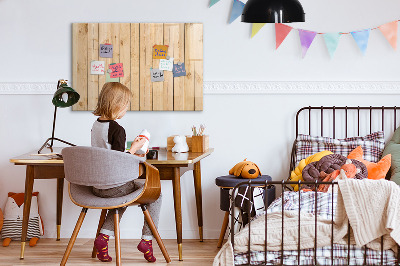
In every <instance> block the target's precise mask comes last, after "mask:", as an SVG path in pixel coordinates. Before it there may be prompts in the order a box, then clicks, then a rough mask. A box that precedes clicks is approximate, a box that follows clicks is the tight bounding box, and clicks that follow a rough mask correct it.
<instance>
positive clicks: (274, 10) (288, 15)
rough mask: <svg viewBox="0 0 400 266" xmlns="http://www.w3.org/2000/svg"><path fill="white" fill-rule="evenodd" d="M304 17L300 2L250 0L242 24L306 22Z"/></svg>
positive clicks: (245, 7) (296, 0) (243, 14)
mask: <svg viewBox="0 0 400 266" xmlns="http://www.w3.org/2000/svg"><path fill="white" fill-rule="evenodd" d="M304 15H305V14H304V10H303V7H302V5H301V4H300V2H299V1H298V0H249V1H247V3H246V5H245V6H244V9H243V13H242V22H247V23H290V22H304V20H305V19H304Z"/></svg>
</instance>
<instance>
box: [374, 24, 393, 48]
mask: <svg viewBox="0 0 400 266" xmlns="http://www.w3.org/2000/svg"><path fill="white" fill-rule="evenodd" d="M378 28H379V29H380V31H381V32H382V33H383V35H384V36H385V37H386V39H387V40H388V42H389V43H390V45H391V46H392V47H393V49H395V50H396V48H397V20H396V21H393V22H389V23H386V24H384V25H382V26H379V27H378Z"/></svg>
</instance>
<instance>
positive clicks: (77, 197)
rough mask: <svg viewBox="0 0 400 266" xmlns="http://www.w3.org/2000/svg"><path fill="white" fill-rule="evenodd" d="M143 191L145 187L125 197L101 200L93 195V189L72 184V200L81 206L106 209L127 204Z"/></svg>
mask: <svg viewBox="0 0 400 266" xmlns="http://www.w3.org/2000/svg"><path fill="white" fill-rule="evenodd" d="M144 181H145V180H135V182H143V183H144ZM142 191H143V187H142V188H140V189H138V190H136V191H134V192H132V193H131V194H128V195H126V196H123V197H117V198H101V197H97V196H96V195H94V194H93V193H92V187H88V186H81V185H77V184H73V183H70V193H71V198H72V199H73V200H74V201H75V202H76V203H77V204H79V205H82V206H91V207H92V208H93V207H94V208H105V207H110V206H118V205H121V204H124V203H127V202H129V201H132V200H134V199H135V198H136V197H137V196H139V194H140V193H142Z"/></svg>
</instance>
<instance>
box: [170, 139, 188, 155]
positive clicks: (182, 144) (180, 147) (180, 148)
mask: <svg viewBox="0 0 400 266" xmlns="http://www.w3.org/2000/svg"><path fill="white" fill-rule="evenodd" d="M174 143H175V146H174V147H173V148H172V152H188V151H189V146H188V145H187V143H186V137H185V136H179V135H178V136H175V137H174Z"/></svg>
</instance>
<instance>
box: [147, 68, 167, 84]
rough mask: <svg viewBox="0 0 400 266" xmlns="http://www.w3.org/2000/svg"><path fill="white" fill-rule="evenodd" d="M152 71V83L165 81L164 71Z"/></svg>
mask: <svg viewBox="0 0 400 266" xmlns="http://www.w3.org/2000/svg"><path fill="white" fill-rule="evenodd" d="M150 71H151V82H161V81H164V70H160V69H156V68H154V69H150Z"/></svg>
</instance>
